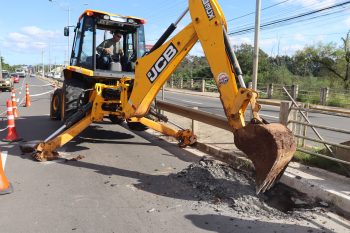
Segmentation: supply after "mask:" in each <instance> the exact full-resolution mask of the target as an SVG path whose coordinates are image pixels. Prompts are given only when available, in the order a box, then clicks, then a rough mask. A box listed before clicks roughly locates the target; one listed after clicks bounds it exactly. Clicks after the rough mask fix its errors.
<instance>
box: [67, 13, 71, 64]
mask: <svg viewBox="0 0 350 233" xmlns="http://www.w3.org/2000/svg"><path fill="white" fill-rule="evenodd" d="M67 26H68V30H69V26H70V7H68V25H67ZM69 41H70V33H68V50H67V54H68V57H67V63H68V65H69V58H70V52H69V51H70V49H69V48H70V46H69Z"/></svg>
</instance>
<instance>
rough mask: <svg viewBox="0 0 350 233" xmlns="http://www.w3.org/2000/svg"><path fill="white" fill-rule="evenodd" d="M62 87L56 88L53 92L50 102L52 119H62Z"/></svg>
mask: <svg viewBox="0 0 350 233" xmlns="http://www.w3.org/2000/svg"><path fill="white" fill-rule="evenodd" d="M62 93H63V91H62V89H61V88H59V89H56V90H55V92H54V93H53V96H52V99H51V103H50V118H51V119H52V120H58V121H59V120H61V111H62Z"/></svg>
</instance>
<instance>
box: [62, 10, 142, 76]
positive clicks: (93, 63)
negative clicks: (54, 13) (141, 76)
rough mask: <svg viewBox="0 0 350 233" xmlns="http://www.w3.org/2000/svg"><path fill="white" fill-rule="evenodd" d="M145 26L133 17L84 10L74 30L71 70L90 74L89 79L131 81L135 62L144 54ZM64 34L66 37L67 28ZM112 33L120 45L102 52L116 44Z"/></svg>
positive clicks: (67, 33)
mask: <svg viewBox="0 0 350 233" xmlns="http://www.w3.org/2000/svg"><path fill="white" fill-rule="evenodd" d="M144 23H145V21H144V20H143V19H139V18H135V17H129V16H121V15H115V14H109V13H106V12H101V11H92V10H86V11H85V12H84V13H83V14H82V15H81V16H80V18H79V21H78V23H77V26H76V27H75V30H74V31H75V36H74V42H73V47H72V53H71V59H70V66H71V67H73V69H74V70H75V71H76V70H77V69H76V68H77V67H79V68H84V69H87V70H90V71H93V75H91V76H100V77H101V76H102V77H122V76H129V77H133V76H134V71H135V62H136V60H137V59H138V58H140V57H142V56H143V55H144V53H145V34H144V25H143V24H144ZM64 32H65V33H64V34H65V36H68V35H69V30H68V27H66V28H65V31H64ZM114 33H118V37H120V38H119V42H118V43H119V45H118V46H115V45H114V47H113V46H112V47H110V49H109V50H108V49H107V50H106V49H101V48H103V47H107V46H108V45H111V44H114V43H115V42H113V34H114ZM115 47H118V48H119V49H118V51H115V50H116V49H115ZM117 53H118V54H117ZM74 67H75V68H74Z"/></svg>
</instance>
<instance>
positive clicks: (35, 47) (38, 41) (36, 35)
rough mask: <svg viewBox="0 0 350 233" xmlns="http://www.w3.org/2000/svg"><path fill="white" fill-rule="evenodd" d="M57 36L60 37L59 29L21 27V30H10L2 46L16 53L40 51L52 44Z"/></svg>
mask: <svg viewBox="0 0 350 233" xmlns="http://www.w3.org/2000/svg"><path fill="white" fill-rule="evenodd" d="M55 38H60V34H59V33H58V32H57V31H50V30H44V29H41V28H39V27H36V26H27V27H23V28H21V29H20V32H10V33H9V34H8V35H7V36H6V37H5V38H4V40H3V42H2V46H3V47H5V48H7V50H9V51H12V52H15V53H22V54H23V53H27V54H30V53H38V52H40V51H41V50H42V49H45V48H47V47H48V45H49V44H50V43H51V44H52V40H53V39H55Z"/></svg>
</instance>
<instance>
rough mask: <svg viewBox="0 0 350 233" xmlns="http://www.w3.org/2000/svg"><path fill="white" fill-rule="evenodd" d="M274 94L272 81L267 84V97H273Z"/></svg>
mask: <svg viewBox="0 0 350 233" xmlns="http://www.w3.org/2000/svg"><path fill="white" fill-rule="evenodd" d="M272 96H273V83H270V84H269V85H268V86H267V98H268V99H272Z"/></svg>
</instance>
